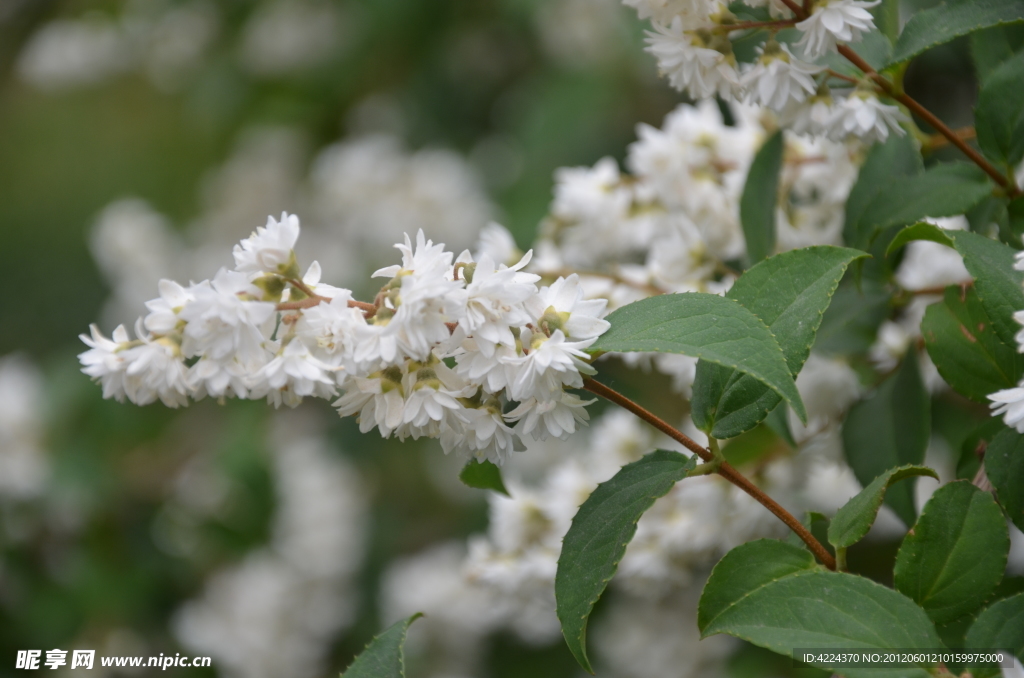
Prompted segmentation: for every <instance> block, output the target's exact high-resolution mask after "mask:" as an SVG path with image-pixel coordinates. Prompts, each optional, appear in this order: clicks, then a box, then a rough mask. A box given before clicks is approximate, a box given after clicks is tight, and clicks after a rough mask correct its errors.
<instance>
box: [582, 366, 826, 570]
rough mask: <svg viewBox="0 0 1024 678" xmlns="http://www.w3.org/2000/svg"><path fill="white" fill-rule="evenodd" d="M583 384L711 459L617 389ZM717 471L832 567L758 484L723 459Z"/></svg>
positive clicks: (822, 550)
mask: <svg viewBox="0 0 1024 678" xmlns="http://www.w3.org/2000/svg"><path fill="white" fill-rule="evenodd" d="M583 388H585V389H586V390H588V391H590V392H591V393H593V394H594V395H599V396H601V397H602V398H604V399H606V400H609V401H611V402H613V403H615V404H616V405H618V406H619V407H622V408H623V409H626V410H628V411H630V412H632V413H633V414H635V415H636V416H638V417H640V418H641V419H643V420H644V421H646V422H647V423H649V424H650V425H651V426H653V427H654V428H656V429H658V430H659V431H661V432H662V433H664V434H665V435H667V436H668V437H670V438H672V439H673V440H675V441H676V442H678V443H681V444H682V445H683V446H684V447H685V448H686V449H688V450H690V451H691V452H693V453H694V454H696V455H697V456H699V457H700V458H701V459H703V460H704V461H711V460H712V459H713V456H712V454H711V451H710V450H708V449H706V448H705V447H703V446H701V445H699V444H698V443H697V441H695V440H694V439H693V438H691V437H689V436H688V435H686V434H685V433H683V432H682V431H679V430H678V429H676V428H675V427H673V426H670V425H669V424H668V423H667V422H666V421H665V420H663V419H661V418H660V417H658V416H657V415H656V414H654V413H653V412H650V411H648V410H646V409H644V408H643V407H642V406H641V405H639V404H637V403H635V402H633V401H632V400H630V399H629V398H627V397H626V396H624V395H622V394H621V393H619V392H618V391H615V390H613V389H611V388H608V387H607V386H605V385H604V384H602V383H601V382H599V381H594V380H593V379H584V380H583ZM717 473H718V474H719V475H720V476H722V477H723V478H725V479H726V480H728V481H729V482H730V483H732V484H733V485H735V486H736V487H738V488H740V489H741V490H743V491H744V492H746V493H747V494H749V495H750V496H751V497H753V498H754V499H756V500H757V501H758V502H759V503H760V504H761V505H762V506H764V507H765V508H766V509H768V510H769V511H771V512H772V513H773V514H774V515H775V517H776V518H778V519H779V520H781V521H782V522H783V523H785V524H786V526H787V527H788V528H789V529H791V530H793V532H795V533H796V535H797V536H798V537H800V539H802V540H803V542H804V543H805V544H807V547H808V548H809V549H811V552H812V553H814V555H815V556H817V557H818V560H820V561H821V562H822V564H824V565H825V567H827V568H828V569H830V570H835V569H836V561H835V558H833V557H832V554H830V553H829V552H828V549H826V548H825V547H824V546H823V545H822V544H821V542H819V541H818V540H817V539H815V538H814V535H813V534H811V533H810V532H809V531H808V530H807V528H806V527H804V526H803V524H802V523H801V522H800V521H799V520H797V519H796V517H795V516H794V515H793V514H792V513H790V512H789V511H787V510H786V509H784V508H783V507H782V506H781V505H779V503H778V502H776V501H775V500H774V499H772V498H771V497H769V496H768V495H767V494H765V493H764V492H763V491H762V490H761V488H759V487H758V486H757V485H755V484H754V483H752V482H751V481H750V480H749V479H747V478H746V476H744V475H743V474H741V473H740V472H739V471H737V470H736V469H735V468H734V467H733V466H732V465H731V464H729V463H728V462H723V463H722V465H721V467H719V469H718V471H717Z"/></svg>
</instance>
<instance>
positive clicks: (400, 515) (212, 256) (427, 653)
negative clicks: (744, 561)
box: [0, 0, 976, 678]
mask: <svg viewBox="0 0 1024 678" xmlns="http://www.w3.org/2000/svg"><path fill="white" fill-rule="evenodd" d="M919 4H921V5H923V4H929V3H919ZM917 6H918V5H917V4H908V5H906V6H905V7H904V8H903V9H904V14H908V13H909V12H912V11H913V10H914V9H915V7H917ZM907 82H908V89H909V90H910V91H911V92H912V93H913V94H914V95H915V96H917V97H918V98H919V99H920V100H921V101H923V102H924V103H925V104H926V105H929V106H931V107H933V110H936V111H937V112H938V113H939V114H940V115H941V116H942V117H944V118H945V119H946V120H947V121H948V122H949V123H950V125H951V126H953V127H957V126H960V125H963V124H969V123H970V119H971V118H970V106H971V104H972V98H973V96H974V92H975V90H976V85H975V83H974V79H973V73H972V69H971V66H970V64H969V60H968V58H967V48H966V43H964V42H962V41H961V42H957V43H953V44H952V45H950V46H947V47H944V48H941V49H937V50H934V51H932V52H929V53H928V54H927V55H926V56H925V57H924V58H922V59H920V60H918V61H917V62H915V64H914V66H913V69H912V71H911V72H910V74H909V75H908V81H907ZM680 100H681V99H680V96H679V95H678V94H677V93H675V92H672V91H671V90H669V89H668V87H667V85H666V84H665V83H664V82H663V81H661V80H659V78H658V76H657V73H656V69H655V66H654V62H653V59H652V58H650V57H648V56H647V55H646V54H644V52H643V31H642V26H641V23H640V22H639V21H638V20H637V18H636V15H635V13H634V12H633V11H632V10H630V9H629V8H626V7H623V6H621V5H620V4H619V3H618V2H617V1H616V0H431V1H429V2H427V1H425V0H180V1H177V0H124V1H114V0H110V1H99V0H95V1H92V0H0V280H2V281H3V282H4V283H5V286H6V289H5V291H4V294H3V295H2V297H0V675H14V674H15V673H16V672H15V671H14V669H13V667H14V657H15V654H16V651H17V650H19V649H29V648H35V649H44V650H46V649H52V648H63V649H71V648H87V649H88V648H91V649H96V650H97V651H98V653H99V654H108V655H111V654H123V655H157V654H160V653H164V654H174V653H175V652H181V653H184V654H190V655H195V654H206V655H212V656H213V658H214V668H213V669H178V670H177V671H178V673H180V674H182V675H186V674H187V675H193V676H197V677H199V676H207V675H208V676H213V675H220V676H243V677H251V678H264V677H265V678H277V677H281V678H284V677H289V678H314V677H316V676H327V675H337V673H338V671H340V670H341V669H343V668H344V667H345V666H346V665H347V664H348V663H349V661H351V658H352V657H353V656H354V654H355V653H357V652H358V651H359V650H360V649H361V648H362V647H363V645H364V644H365V643H366V642H367V641H368V640H369V638H370V637H371V636H372V635H373V634H374V633H375V632H377V631H378V630H379V629H380V628H381V627H382V626H383V625H384V624H387V623H390V622H392V621H394V620H395V619H396V618H397V615H398V613H399V612H402V613H404V612H405V611H406V609H407V608H415V607H416V606H417V604H419V603H420V602H422V603H423V604H424V605H429V604H431V603H432V601H433V602H436V601H437V600H439V599H445V597H446V596H448V600H450V601H451V611H450V613H451V614H452V615H453V616H454V617H458V616H459V615H460V614H462V612H461V611H460V610H461V608H460V607H459V605H464V606H466V608H465V609H466V610H467V611H466V612H465V619H466V620H467V624H469V625H470V626H471V625H472V624H471V622H472V620H473V619H475V617H473V615H474V614H478V610H479V609H480V608H481V607H483V608H486V607H487V606H488V603H487V602H486V601H483V602H480V601H470V602H467V601H466V600H464V599H465V592H460V591H455V590H454V589H453V590H451V591H449V590H447V589H446V588H445V587H446V586H449V585H450V582H451V580H452V576H451V575H452V573H453V572H455V571H456V570H457V569H458V567H459V563H460V560H461V558H462V552H461V551H460V549H463V550H464V548H465V545H464V544H465V539H466V538H467V537H468V536H470V535H473V534H476V533H479V532H481V531H483V530H485V529H486V528H487V524H488V510H487V502H486V498H485V495H484V493H483V492H480V491H474V490H469V489H468V488H464V487H462V486H461V485H459V483H458V481H457V473H458V469H459V463H460V462H459V460H456V459H450V458H446V457H444V456H443V455H442V453H441V450H440V446H439V445H438V444H437V442H436V441H420V442H418V443H417V442H411V441H410V442H407V443H405V444H400V443H397V442H394V441H380V440H379V439H377V438H376V437H375V435H368V436H361V435H360V434H359V433H358V431H357V429H356V426H355V424H354V422H352V421H351V420H348V421H343V420H339V419H338V418H337V417H336V416H334V411H333V410H332V409H331V408H330V407H329V405H328V404H327V403H325V402H323V401H316V402H310V403H307V404H305V405H303V406H302V407H300V408H298V409H297V410H295V411H289V412H273V411H272V410H271V409H269V408H268V407H267V405H266V404H265V403H263V402H237V401H233V402H230V403H227V404H224V405H220V404H218V403H216V402H212V401H204V402H200V403H197V404H195V405H193V406H191V407H189V408H188V409H187V410H184V411H174V410H168V409H166V408H165V407H163V406H162V405H159V404H157V405H151V406H148V407H144V408H138V407H135V406H133V405H121V404H118V403H116V402H112V401H104V400H102V398H101V394H100V390H99V389H98V388H97V387H95V386H94V385H92V384H91V383H90V382H89V380H88V379H87V378H86V377H85V376H83V375H82V374H80V373H79V372H78V364H77V360H76V357H75V356H76V354H77V353H79V352H80V351H81V350H83V346H82V345H81V344H80V343H79V342H78V339H77V335H78V334H79V333H80V332H83V331H86V330H87V327H88V325H89V323H90V322H98V323H99V324H100V326H101V329H102V330H103V331H104V332H109V331H110V330H112V329H113V327H114V326H115V325H117V324H118V323H126V324H127V323H131V322H133V321H134V319H135V317H137V316H138V314H139V313H140V312H141V311H142V309H143V307H142V303H143V302H144V301H145V300H146V299H148V298H151V297H153V296H155V295H156V281H157V279H158V278H159V277H174V278H177V279H179V280H186V279H196V280H198V279H201V278H206V277H210V276H211V275H212V274H213V272H214V271H215V270H216V268H217V267H218V266H220V265H225V264H229V263H230V247H231V245H232V243H233V242H235V241H237V240H238V239H239V238H242V237H245V236H246V235H248V234H249V232H251V231H252V230H253V229H254V228H255V227H256V226H259V225H261V224H262V223H263V222H264V221H265V220H266V216H267V215H268V214H278V213H280V212H281V211H283V210H287V211H289V212H294V213H297V214H299V216H300V217H301V219H302V223H303V229H304V230H303V237H302V239H301V241H300V247H301V248H302V249H300V251H299V254H300V256H302V258H303V260H304V261H306V262H308V261H310V260H311V259H312V258H314V257H315V258H317V259H318V260H319V261H320V263H321V264H322V266H323V269H324V271H325V278H324V279H325V281H326V282H329V283H332V284H336V285H344V286H349V287H352V288H353V289H355V290H356V292H357V294H358V293H362V294H363V295H364V296H365V294H366V293H367V292H369V293H371V294H372V290H370V288H369V286H368V283H367V280H368V278H367V275H368V273H369V272H371V271H372V270H374V269H375V268H376V267H377V266H379V265H385V264H388V263H391V262H392V260H393V259H394V253H393V250H392V249H391V245H392V244H393V243H394V242H395V241H396V240H398V239H399V238H400V235H401V233H403V232H404V231H410V232H414V231H415V230H416V229H417V228H423V229H424V230H425V231H426V232H427V234H428V236H430V237H433V238H435V240H442V241H445V242H447V243H448V244H449V246H450V248H451V249H455V251H459V249H461V248H462V247H466V246H470V245H471V244H472V243H473V242H474V241H475V240H476V238H477V235H478V232H479V230H480V228H481V227H483V226H484V225H485V224H486V223H487V222H488V221H489V220H492V219H493V220H497V221H499V222H500V223H502V224H504V225H505V226H506V227H508V229H509V230H510V231H511V232H512V234H513V235H514V237H515V238H516V240H517V242H518V244H519V246H520V247H522V248H524V249H525V248H527V247H528V246H529V244H530V242H531V241H532V239H533V236H534V233H535V231H536V228H537V224H538V223H539V222H540V220H541V219H542V218H543V216H544V215H545V213H546V212H547V209H548V205H549V202H550V200H551V186H552V175H553V173H554V171H555V169H556V168H558V167H562V166H573V165H591V164H593V163H594V162H596V161H597V160H598V159H600V158H601V157H603V156H607V155H610V156H613V157H616V158H622V157H623V155H624V153H625V150H626V147H627V145H628V144H629V143H630V142H631V141H632V140H633V139H634V138H635V126H636V125H637V124H638V123H640V122H646V123H649V124H653V125H655V126H658V125H660V123H661V120H662V118H663V117H664V115H665V114H666V113H667V112H668V111H670V110H671V109H672V108H673V107H674V106H675V105H677V104H678V103H679V101H680ZM635 387H636V388H644V385H643V384H642V383H638V384H636V385H635ZM535 453H536V454H542V453H543V451H540V452H535ZM528 454H530V453H528ZM881 548H882V549H883V550H884V549H885V548H889V549H890V550H892V548H893V547H892V546H891V545H890V546H885V545H883V546H882V547H881ZM424 554H426V555H424ZM471 608H472V610H476V611H472V612H471V611H470V609H471ZM522 624H525V625H526V626H527V627H528V626H529V624H530V622H529V621H528V620H527V621H525V622H522ZM538 624H540V622H538ZM540 625H542V624H540ZM451 628H454V629H455V630H454V631H452V630H451V629H449V630H448V631H446V632H447V633H449V634H454V635H452V637H447V638H420V639H419V640H417V641H416V642H415V643H414V644H413V647H412V648H411V652H412V657H411V658H410V675H411V676H428V675H429V676H438V677H439V676H452V677H453V678H454V676H493V677H506V676H507V677H511V676H524V677H525V676H530V677H538V678H543V677H544V676H551V677H552V678H554V677H556V676H557V677H562V676H577V675H580V673H579V670H578V668H576V666H575V662H574V661H573V660H572V658H571V656H570V655H569V653H568V651H567V650H566V649H565V648H564V646H563V645H562V643H561V642H560V639H559V638H558V637H557V635H555V636H551V634H547V635H544V634H540V635H538V636H537V637H535V638H533V639H532V640H531V636H530V633H529V630H528V629H526V630H525V631H524V629H522V628H520V629H519V630H518V632H512V631H509V630H508V629H503V628H500V627H493V628H492V627H487V629H486V631H484V630H481V631H480V632H479V633H477V634H475V635H474V634H473V633H472V632H471V630H467V629H466V628H460V627H458V626H457V625H455V626H453V627H451ZM481 628H483V627H481ZM460 633H461V634H468V635H463V636H462V637H460V636H459V634H460ZM481 634H483V635H485V636H486V637H482V636H481ZM470 636H472V637H470ZM478 636H480V637H478ZM459 655H463V656H462V657H461V658H459ZM734 657H735V659H734V660H733V661H731V662H728V663H727V664H725V665H724V666H725V669H724V670H725V671H726V672H727V673H728V674H729V675H735V676H756V675H786V674H790V673H792V671H791V670H790V669H789V668H788V667H787V666H786V665H785V663H784V662H783V663H781V664H779V663H772V662H769V661H767V660H766V659H765V655H761V654H758V653H756V652H754V651H752V650H751V651H748V652H746V653H744V652H742V651H741V652H738V653H736V654H734ZM691 668H692V667H691ZM94 671H96V674H100V673H101V669H99V668H97V669H94ZM172 672H173V670H172ZM142 674H143V675H145V670H143V672H142ZM111 675H115V674H111ZM666 678H668V677H666Z"/></svg>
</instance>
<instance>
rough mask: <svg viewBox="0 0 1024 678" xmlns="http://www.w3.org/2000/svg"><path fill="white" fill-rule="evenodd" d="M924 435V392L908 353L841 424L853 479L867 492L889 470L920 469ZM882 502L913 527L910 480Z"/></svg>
mask: <svg viewBox="0 0 1024 678" xmlns="http://www.w3.org/2000/svg"><path fill="white" fill-rule="evenodd" d="M930 435H931V409H930V407H929V399H928V392H927V391H925V388H924V384H923V383H921V375H920V371H919V369H918V366H917V359H916V356H915V355H914V353H913V352H911V353H910V354H909V355H908V356H907V357H906V358H905V359H904V360H903V365H902V366H901V367H900V369H899V371H898V372H897V373H896V374H894V375H893V376H891V377H889V378H888V379H887V380H885V381H884V382H883V383H882V385H881V386H879V387H878V388H877V389H876V390H875V392H874V393H873V394H871V395H869V396H868V397H867V398H865V399H864V400H861V401H860V402H858V403H857V404H856V405H854V406H853V407H852V408H851V409H850V412H849V414H847V416H846V422H845V423H844V424H843V447H844V449H845V452H846V460H847V461H848V462H849V463H850V467H851V468H852V469H853V473H854V475H856V476H857V480H859V481H860V484H861V485H862V486H864V487H867V486H868V485H870V484H871V483H872V482H873V481H874V480H875V478H877V477H878V476H880V475H882V474H883V473H885V472H886V471H887V470H889V469H891V468H894V467H897V466H904V465H906V464H915V465H918V464H920V463H921V462H922V461H923V460H924V451H925V448H926V447H927V446H928V438H929V436H930ZM885 503H886V504H888V505H889V506H891V507H892V509H893V510H894V511H896V515H898V516H899V517H900V518H901V519H902V520H903V522H904V523H906V524H907V525H908V526H909V525H913V524H914V520H915V518H916V514H917V512H916V511H915V509H914V483H913V479H912V478H911V479H910V480H908V481H907V482H904V483H900V484H899V485H897V486H896V487H893V488H891V489H890V490H889V491H888V492H887V493H886V495H885Z"/></svg>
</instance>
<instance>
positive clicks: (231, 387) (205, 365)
mask: <svg viewBox="0 0 1024 678" xmlns="http://www.w3.org/2000/svg"><path fill="white" fill-rule="evenodd" d="M264 362H266V361H265V360H261V361H250V362H248V363H247V364H245V365H243V364H242V363H240V362H239V361H238V359H237V358H236V357H235V356H227V357H226V358H223V359H221V360H215V359H214V358H200V359H199V361H198V362H196V364H194V365H193V366H192V367H191V368H189V371H188V385H189V388H191V389H192V390H193V391H194V393H193V397H194V398H195V399H196V400H199V399H200V398H203V397H205V396H207V395H210V396H213V397H214V398H223V397H224V396H226V395H228V394H229V393H230V394H232V395H234V396H235V397H236V398H243V399H244V398H248V397H249V387H248V385H247V384H248V378H249V376H250V375H251V374H252V370H256V369H260V367H262V366H263V364H264Z"/></svg>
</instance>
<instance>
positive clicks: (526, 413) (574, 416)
mask: <svg viewBox="0 0 1024 678" xmlns="http://www.w3.org/2000/svg"><path fill="white" fill-rule="evenodd" d="M592 402H594V401H593V400H583V399H581V398H580V397H579V396H577V395H575V394H572V393H562V394H561V397H559V398H558V399H557V400H545V401H538V400H537V399H535V398H530V399H528V400H524V401H523V402H522V403H520V404H519V407H517V408H515V409H514V410H512V411H511V412H509V413H508V414H506V415H505V418H506V419H507V420H508V421H516V422H519V423H518V424H517V425H516V428H515V430H516V432H517V433H518V434H519V436H520V437H522V438H525V437H526V436H531V437H533V439H534V440H547V439H548V437H552V438H560V439H562V440H565V439H566V438H568V437H569V436H570V435H571V434H573V433H575V432H576V424H577V423H579V424H582V423H584V422H586V421H587V420H589V419H590V415H589V414H588V413H587V408H586V406H587V405H589V404H590V403H592Z"/></svg>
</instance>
